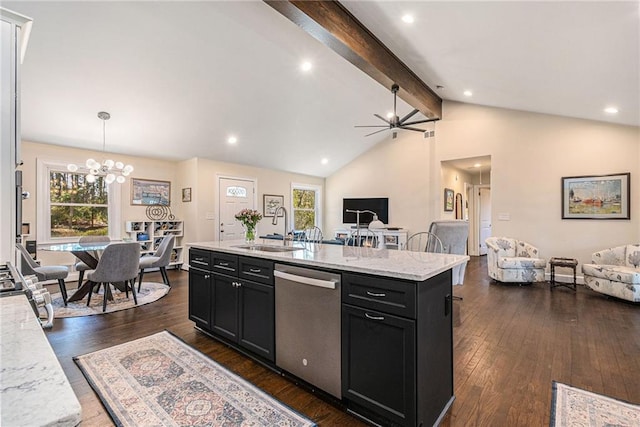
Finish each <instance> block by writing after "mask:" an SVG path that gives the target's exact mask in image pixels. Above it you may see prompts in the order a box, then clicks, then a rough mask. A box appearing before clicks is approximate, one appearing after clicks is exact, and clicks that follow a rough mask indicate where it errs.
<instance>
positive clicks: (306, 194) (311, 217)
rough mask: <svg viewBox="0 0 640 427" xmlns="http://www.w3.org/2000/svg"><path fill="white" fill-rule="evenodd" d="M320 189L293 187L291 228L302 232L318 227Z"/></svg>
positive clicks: (301, 186)
mask: <svg viewBox="0 0 640 427" xmlns="http://www.w3.org/2000/svg"><path fill="white" fill-rule="evenodd" d="M320 194H321V193H320V187H317V186H308V185H305V186H303V185H295V184H294V185H293V186H292V190H291V199H292V200H293V228H294V229H295V230H304V229H307V228H311V227H314V226H318V227H319V226H320V211H321V206H320V203H321V197H320Z"/></svg>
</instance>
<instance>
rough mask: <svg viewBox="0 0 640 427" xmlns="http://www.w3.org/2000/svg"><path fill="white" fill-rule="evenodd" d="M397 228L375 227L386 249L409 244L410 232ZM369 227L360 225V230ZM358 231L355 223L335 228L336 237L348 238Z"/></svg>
mask: <svg viewBox="0 0 640 427" xmlns="http://www.w3.org/2000/svg"><path fill="white" fill-rule="evenodd" d="M394 228H396V229H395V230H388V229H386V228H379V229H373V230H371V231H373V232H374V233H376V234H377V235H378V240H379V241H380V243H381V244H384V246H383V247H384V248H386V249H403V248H404V247H405V245H406V244H407V236H408V234H409V232H408V231H407V230H406V229H404V228H400V229H397V227H394ZM362 229H368V228H367V227H363V226H360V230H362ZM357 232H358V228H357V226H355V225H352V226H351V227H350V228H339V229H337V230H335V238H336V239H342V240H345V241H346V240H347V239H349V238H350V237H351V236H352V235H355V234H356V233H357Z"/></svg>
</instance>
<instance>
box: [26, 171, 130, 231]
mask: <svg viewBox="0 0 640 427" xmlns="http://www.w3.org/2000/svg"><path fill="white" fill-rule="evenodd" d="M38 164H39V167H38V181H39V182H38V184H39V187H40V192H39V195H41V196H40V197H38V205H39V209H38V240H39V241H40V242H48V241H76V240H78V238H79V237H80V236H112V237H116V238H117V237H119V235H120V233H119V232H118V230H119V227H118V226H117V224H119V222H120V221H119V216H120V215H119V212H118V211H119V205H120V203H119V194H120V191H119V184H111V185H109V184H107V183H106V182H105V181H104V177H102V176H99V177H98V179H97V180H96V181H95V182H94V183H90V182H87V180H86V178H85V173H84V172H83V171H81V170H80V171H77V172H69V171H67V170H66V167H65V166H64V165H59V164H54V163H45V162H38ZM116 194H117V195H118V197H116Z"/></svg>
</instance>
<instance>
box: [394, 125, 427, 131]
mask: <svg viewBox="0 0 640 427" xmlns="http://www.w3.org/2000/svg"><path fill="white" fill-rule="evenodd" d="M400 129H406V130H413V131H416V132H426V129H418V128H412V127H409V126H400Z"/></svg>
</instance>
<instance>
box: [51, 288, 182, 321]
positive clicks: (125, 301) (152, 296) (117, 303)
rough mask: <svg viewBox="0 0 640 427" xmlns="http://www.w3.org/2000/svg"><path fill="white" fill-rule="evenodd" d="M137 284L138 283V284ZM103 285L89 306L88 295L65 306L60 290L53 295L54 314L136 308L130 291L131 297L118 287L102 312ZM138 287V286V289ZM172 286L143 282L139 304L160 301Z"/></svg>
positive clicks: (69, 314)
mask: <svg viewBox="0 0 640 427" xmlns="http://www.w3.org/2000/svg"><path fill="white" fill-rule="evenodd" d="M136 286H137V285H136ZM102 289H103V288H102V287H101V288H100V292H99V293H97V294H93V295H92V296H91V305H90V306H88V307H87V297H84V298H83V299H82V301H76V302H70V303H68V304H67V306H66V307H65V306H64V303H63V302H62V295H61V294H60V292H58V293H55V294H52V295H51V303H52V305H53V315H54V317H55V318H61V317H79V316H92V315H94V314H105V313H112V312H114V311H119V310H126V309H128V308H134V307H136V305H135V304H134V302H133V296H132V295H131V292H129V298H127V297H126V295H125V293H124V292H120V291H118V290H117V289H116V290H115V291H113V289H114V288H113V287H112V288H111V289H112V293H113V299H114V300H113V301H107V310H106V311H105V312H104V313H103V312H102V292H103V291H102ZM137 289H138V288H137V287H136V290H137ZM170 289H171V288H170V287H169V286H167V285H165V284H164V283H156V282H142V289H140V292H138V305H144V304H149V303H152V302H154V301H158V300H159V299H160V298H162V297H163V296H165V295H166V294H168V293H169V290H170ZM68 292H69V296H71V295H73V293H74V292H75V290H74V289H69V290H68Z"/></svg>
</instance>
